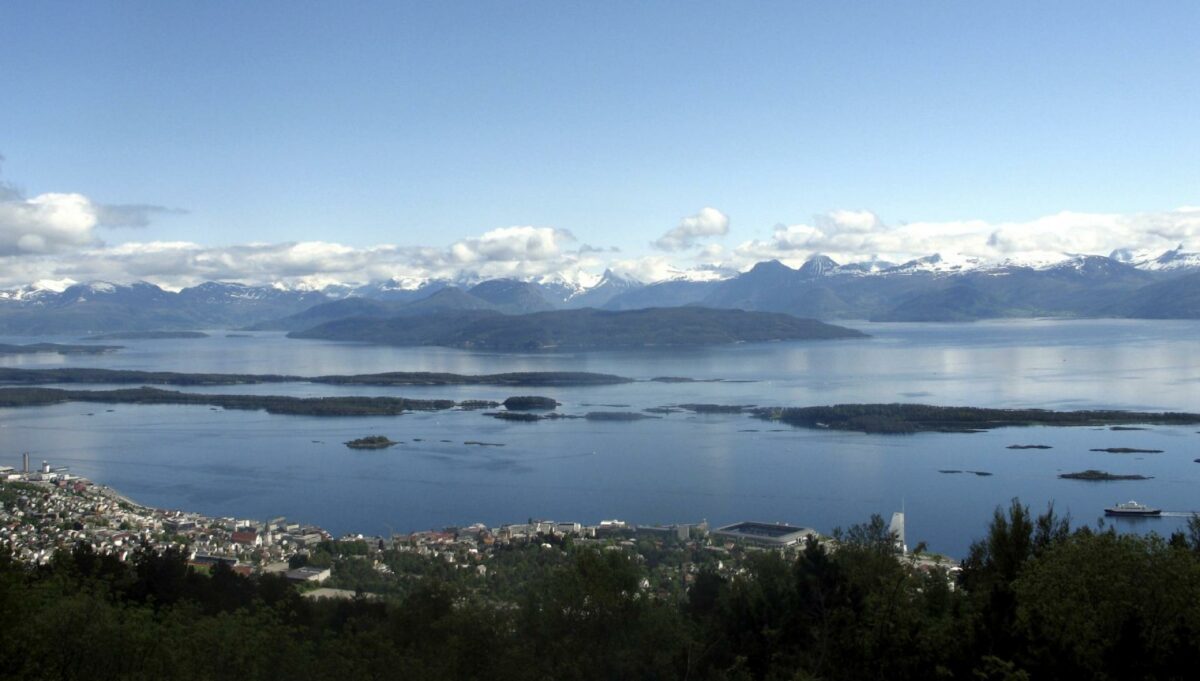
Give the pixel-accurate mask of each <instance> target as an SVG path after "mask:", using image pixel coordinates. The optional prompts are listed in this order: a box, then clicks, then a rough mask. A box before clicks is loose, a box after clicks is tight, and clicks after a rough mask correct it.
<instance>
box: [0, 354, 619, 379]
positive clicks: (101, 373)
mask: <svg viewBox="0 0 1200 681" xmlns="http://www.w3.org/2000/svg"><path fill="white" fill-rule="evenodd" d="M41 345H48V344H41ZM3 347H4V346H0V353H3V349H2V348H3ZM10 347H33V346H10ZM54 347H62V348H78V352H100V351H102V350H103V349H104V348H106V347H109V346H54ZM113 349H115V347H113ZM49 351H50V350H41V352H49ZM632 382H633V379H631V378H625V377H624V376H615V375H613V374H597V373H589V372H586V371H518V372H510V373H500V374H479V375H469V374H453V373H446V372H431V371H390V372H385V373H376V374H345V375H342V374H333V375H328V376H292V375H287V374H220V373H180V372H174V371H137V370H130V369H91V368H82V367H81V368H64V369H17V368H6V367H0V384H6V385H44V384H48V383H78V384H99V385H102V384H109V385H118V384H125V383H127V384H136V385H180V386H189V385H249V384H257V383H320V384H328V385H372V386H389V385H394V386H403V385H498V386H514V387H519V386H589V385H617V384H620V383H632Z"/></svg>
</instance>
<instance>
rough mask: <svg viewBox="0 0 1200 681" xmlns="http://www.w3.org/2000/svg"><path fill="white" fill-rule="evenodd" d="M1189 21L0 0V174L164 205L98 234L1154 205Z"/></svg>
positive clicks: (1191, 179)
mask: <svg viewBox="0 0 1200 681" xmlns="http://www.w3.org/2000/svg"><path fill="white" fill-rule="evenodd" d="M1198 32H1200V5H1197V4H1196V3H1190V2H1176V3H1154V2H1141V3H1129V2H1122V3H1104V2H1086V3H1084V2H1054V3H1045V2H1033V3H1011V2H1005V3H992V4H988V5H985V4H983V3H973V2H903V3H898V2H862V3H802V2H786V3H734V2H723V3H696V2H689V3H631V2H630V3H627V2H611V3H566V2H557V3H549V2H546V3H541V2H532V3H499V2H488V3H394V2H389V3H358V2H355V3H328V2H325V3H310V4H305V3H294V2H289V3H279V4H272V3H265V2H264V3H232V2H229V3H225V2H204V3H176V2H144V3H140V2H120V3H105V2H94V3H54V2H28V3H7V4H6V6H4V7H3V9H0V154H3V155H4V156H5V162H4V165H3V168H2V173H3V175H2V176H0V179H3V180H5V181H6V182H7V183H10V185H12V187H11V188H10V189H11V190H12V191H10V192H9V193H10V194H12V193H14V192H15V191H19V192H20V195H21V197H23V200H27V199H29V198H31V197H36V196H38V195H42V194H46V193H77V194H79V195H82V196H85V197H87V199H88V201H90V202H92V203H94V204H95V205H97V206H100V205H146V206H162V207H167V208H172V209H182V210H184V211H187V212H186V214H173V213H172V214H167V213H153V215H152V217H153V219H152V220H151V224H150V225H149V226H147V227H142V228H139V229H137V230H123V229H106V228H105V227H104V225H103V224H99V225H98V226H97V228H96V230H95V234H94V235H92V237H91V238H93V240H94V242H95V243H99V242H103V243H104V244H108V245H110V246H111V245H117V244H121V243H124V242H138V243H141V242H152V241H186V242H194V243H197V244H203V245H206V246H230V245H235V244H243V243H247V242H263V243H281V242H309V241H320V242H336V243H338V244H343V245H346V246H348V247H351V248H362V247H368V246H371V245H375V244H396V245H398V246H401V247H416V246H428V247H437V248H445V247H449V246H450V245H451V244H453V243H455V242H456V241H460V240H464V239H472V238H476V237H478V236H479V235H482V234H485V233H486V232H488V231H489V230H494V229H496V228H502V227H507V226H517V225H520V226H533V227H537V228H545V229H557V230H569V231H570V233H571V234H573V235H574V237H575V239H576V241H575V242H574V244H575V245H574V246H573V248H576V249H577V248H578V246H579V245H580V244H589V245H593V246H597V247H601V248H612V247H616V248H618V249H620V253H621V256H620V257H623V258H636V257H641V256H643V255H649V254H653V253H655V249H653V248H652V247H651V246H650V244H651V242H653V241H654V240H655V239H657V238H659V237H660V236H661V235H662V234H663V233H665V232H667V231H668V230H670V229H672V228H673V227H675V226H676V225H677V224H679V223H680V220H681V219H683V218H685V217H686V216H689V215H694V214H696V213H697V212H698V211H700V210H701V209H702V208H704V207H708V206H711V207H714V208H716V209H718V210H719V211H721V213H722V214H724V215H726V216H728V229H727V232H728V233H727V234H725V235H723V236H721V235H718V236H719V238H715V239H708V240H707V241H709V242H711V243H722V244H723V245H724V247H725V248H726V250H727V251H731V250H733V249H735V248H736V247H737V246H738V245H739V244H743V243H744V242H747V241H752V240H758V241H760V242H761V243H762V244H769V243H770V242H771V240H772V239H775V238H776V236H777V232H778V226H780V225H795V224H811V223H813V222H814V217H813V216H815V215H816V216H819V215H823V214H825V213H827V212H829V211H838V210H856V211H863V210H865V211H871V212H872V213H873V214H874V215H876V216H878V218H879V221H880V222H881V223H883V224H886V225H888V226H896V225H902V224H904V223H913V222H917V223H953V224H961V223H963V222H964V221H983V222H984V223H987V224H988V225H989V226H995V225H1002V224H1008V223H1022V224H1027V223H1029V222H1030V221H1035V220H1038V219H1039V218H1042V217H1044V216H1049V215H1054V214H1057V213H1059V212H1060V211H1076V212H1081V213H1087V214H1103V215H1111V214H1120V215H1124V216H1134V215H1141V214H1147V213H1154V214H1159V213H1161V212H1163V211H1171V210H1173V209H1175V208H1176V207H1179V206H1186V205H1193V206H1194V205H1196V204H1200V163H1198V162H1197V160H1198V159H1200V124H1198V121H1200V40H1197V39H1196V35H1197V34H1198ZM0 219H3V213H0ZM14 229H15V228H14ZM1189 233H1190V232H1189ZM89 234H91V232H89ZM2 243H3V242H2V241H0V250H2ZM26 243H31V242H28V241H27V242H26ZM37 243H39V244H40V243H41V242H37ZM92 245H93V246H94V243H92ZM1118 245H1121V244H1114V247H1115V246H1118ZM1129 245H1134V246H1136V245H1140V244H1129ZM1197 246H1200V244H1197ZM26 250H28V249H26ZM49 250H55V252H56V258H57V259H58V260H61V259H62V258H63V257H65V256H63V252H65V251H66V250H70V249H69V248H65V249H64V248H59V247H57V246H56V247H54V248H50V247H46V248H43V249H42V251H41V252H39V253H36V254H35V253H31V252H30V253H26V252H18V251H19V249H18V248H16V247H13V248H10V249H9V251H10V252H9V253H7V254H2V253H0V254H2V255H4V256H5V257H17V256H27V257H36V258H39V259H40V260H39V261H38V262H43V263H44V262H48V261H47V260H46V255H47V253H48V252H49ZM747 252H749V251H747ZM756 252H757V251H756ZM763 252H764V253H765V252H767V251H766V250H764V251H763ZM709 255H713V254H711V253H710V254H709ZM843 255H844V256H848V255H851V254H849V253H845V254H843ZM859 255H866V254H859ZM674 257H684V256H679V255H678V254H677V255H676V256H674ZM688 257H691V256H688ZM713 257H718V256H715V255H714V256H713ZM718 259H719V258H718Z"/></svg>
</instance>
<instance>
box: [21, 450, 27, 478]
mask: <svg viewBox="0 0 1200 681" xmlns="http://www.w3.org/2000/svg"><path fill="white" fill-rule="evenodd" d="M22 464H23V465H22V472H24V473H28V472H29V452H25V454H24V455H23V457H22Z"/></svg>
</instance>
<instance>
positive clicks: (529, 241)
mask: <svg viewBox="0 0 1200 681" xmlns="http://www.w3.org/2000/svg"><path fill="white" fill-rule="evenodd" d="M180 212H182V211H178V210H174V209H169V208H165V207H162V206H156V205H152V204H120V205H108V204H103V203H99V202H96V201H94V200H92V199H90V198H88V197H87V196H84V195H82V194H78V193H57V192H53V193H43V194H39V195H36V196H33V197H26V196H25V195H24V194H23V193H22V192H21V191H19V190H18V189H17V188H15V187H14V186H12V185H10V184H6V183H3V182H0V288H14V287H19V286H25V285H29V284H31V283H36V282H41V283H42V284H43V285H45V286H49V287H58V288H61V287H62V286H65V285H67V284H70V283H72V282H78V281H91V280H97V279H99V280H108V281H115V282H128V281H136V280H146V281H150V282H153V283H155V284H159V285H161V286H164V287H167V288H181V287H184V286H190V285H194V284H197V283H201V282H203V281H209V280H222V281H239V282H244V283H249V284H282V285H287V286H300V287H314V288H319V287H322V286H325V285H328V284H332V283H350V284H361V283H367V282H370V281H381V280H385V279H398V280H401V281H408V282H416V281H419V280H423V279H431V278H438V279H451V280H468V281H470V280H481V279H491V278H500V277H517V278H522V279H535V278H537V279H546V278H560V279H565V280H567V281H575V282H585V281H592V280H594V279H595V276H596V275H597V274H598V273H599V272H600V271H602V270H603V269H604V268H606V267H611V268H612V269H613V270H614V271H617V272H619V273H622V274H625V275H630V276H633V277H636V278H637V279H639V280H642V281H646V282H653V281H659V280H663V279H671V278H677V277H687V278H689V279H712V278H718V277H721V276H728V275H729V274H730V273H732V272H735V271H739V270H745V269H747V268H749V267H751V266H752V265H753V264H754V263H756V262H759V261H762V260H768V259H778V260H781V261H783V262H785V263H787V264H789V265H793V266H796V265H799V264H800V263H802V262H803V261H805V260H807V259H808V258H810V257H812V256H813V255H816V254H824V255H828V256H830V257H832V258H834V259H835V260H837V261H839V262H843V263H850V262H861V261H869V260H887V261H890V262H904V261H906V260H910V259H913V258H918V257H922V256H926V255H931V254H933V253H939V254H941V255H942V256H943V257H954V256H962V257H970V258H978V259H981V260H986V261H994V262H1003V261H1006V260H1008V261H1015V262H1024V263H1036V262H1051V261H1055V260H1060V259H1062V258H1064V257H1066V255H1070V254H1099V255H1108V254H1109V253H1111V252H1113V251H1115V250H1118V249H1121V250H1128V251H1133V252H1142V253H1150V254H1157V253H1161V252H1163V251H1166V250H1168V249H1172V248H1175V247H1177V246H1179V245H1181V244H1182V245H1183V246H1184V247H1185V249H1187V250H1196V249H1197V248H1200V207H1198V206H1184V207H1180V208H1177V209H1174V210H1167V211H1161V212H1155V213H1139V214H1132V215H1126V214H1112V213H1083V212H1069V211H1066V212H1060V213H1055V214H1053V215H1046V216H1041V217H1037V218H1034V219H1031V220H1026V221H1010V222H988V221H985V220H976V219H967V220H959V221H942V222H932V221H926V222H902V223H898V224H890V223H888V222H887V221H885V220H883V219H882V218H881V217H880V216H878V215H876V214H875V213H873V212H871V211H868V210H836V211H831V212H829V213H825V214H821V215H817V216H814V217H813V218H812V219H810V220H809V221H807V222H801V223H796V224H780V225H777V226H775V227H774V228H773V229H772V230H771V232H770V234H769V236H768V237H766V238H758V239H751V240H746V241H743V242H741V243H740V244H739V245H737V246H735V247H732V248H726V247H724V246H722V245H720V244H718V243H711V242H710V243H704V241H705V240H707V239H712V238H714V237H723V236H726V235H728V234H729V233H730V219H729V216H727V215H726V214H725V213H723V212H722V211H720V210H718V209H716V208H712V207H706V208H704V209H702V210H700V211H699V212H697V213H696V214H695V215H691V216H688V217H685V218H683V219H682V220H680V222H679V224H678V225H676V226H675V227H674V228H672V229H670V230H669V231H667V232H665V233H664V234H663V235H662V236H661V237H660V238H658V239H657V240H656V241H654V242H653V244H652V247H653V248H652V249H651V250H649V251H647V252H645V253H632V254H624V253H618V252H617V250H618V249H616V248H613V247H611V246H606V245H601V246H600V247H596V246H593V245H587V244H581V243H579V242H578V241H577V240H576V238H575V236H574V235H572V234H571V232H569V231H567V230H565V229H558V228H554V227H543V226H530V225H518V226H510V227H500V228H496V229H492V230H489V231H486V232H484V233H482V234H479V235H478V236H471V237H467V238H463V239H459V240H458V241H454V242H452V243H450V244H448V245H443V246H429V245H397V244H380V245H375V246H368V247H356V246H348V245H345V244H339V243H333V242H327V241H306V242H287V243H253V242H252V243H243V244H233V245H225V246H218V245H210V244H201V243H195V242H191V241H155V240H144V241H138V240H130V241H125V242H122V243H117V244H107V243H105V242H104V241H103V239H101V238H100V235H101V234H102V233H103V232H102V230H103V229H104V228H122V227H126V228H142V227H146V226H148V225H150V224H151V223H152V221H153V220H155V219H157V218H159V217H161V216H164V215H170V214H176V213H180ZM118 233H123V234H126V235H128V234H130V232H119V231H111V232H107V233H106V234H107V235H108V236H110V237H111V236H112V235H113V234H118ZM653 251H658V253H654V252H653Z"/></svg>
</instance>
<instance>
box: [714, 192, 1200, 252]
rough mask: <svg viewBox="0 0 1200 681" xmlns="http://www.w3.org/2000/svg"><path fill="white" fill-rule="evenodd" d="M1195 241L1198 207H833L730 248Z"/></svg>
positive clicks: (1143, 246) (969, 247)
mask: <svg viewBox="0 0 1200 681" xmlns="http://www.w3.org/2000/svg"><path fill="white" fill-rule="evenodd" d="M1180 244H1184V245H1185V246H1189V247H1195V246H1198V245H1200V208H1197V207H1186V206H1185V207H1182V208H1177V209H1175V210H1170V211H1163V212H1158V213H1140V214H1135V215H1121V214H1112V213H1079V212H1070V211H1064V212H1061V213H1055V214H1053V215H1046V216H1042V217H1038V218H1034V219H1032V220H1028V221H1024V222H999V223H991V222H987V221H984V220H962V221H949V222H909V223H903V224H899V225H895V226H893V225H888V224H886V223H885V222H884V221H883V220H882V219H880V218H879V216H877V215H875V214H874V213H871V212H870V211H846V210H841V211H833V212H830V213H827V214H824V215H819V216H816V217H814V218H813V220H812V221H811V222H809V223H801V224H794V225H777V226H776V227H775V229H774V231H773V232H772V234H771V237H770V238H769V239H765V240H752V241H746V242H744V243H742V244H740V245H739V246H738V247H737V248H736V249H734V259H736V260H738V261H739V262H743V263H744V262H756V261H759V260H766V259H778V260H781V261H785V262H803V261H804V260H806V259H808V258H809V257H811V256H813V255H816V254H818V253H820V254H824V255H828V256H830V257H832V258H833V259H834V260H837V261H839V262H859V261H864V260H872V259H883V260H889V261H892V262H904V261H907V260H911V259H913V258H919V257H922V256H926V255H931V254H933V253H940V254H942V255H943V256H947V255H949V256H955V255H958V256H964V257H970V258H979V259H981V260H985V261H992V262H1004V261H1013V262H1018V263H1038V262H1052V261H1055V260H1061V259H1062V258H1063V257H1064V256H1067V255H1075V254H1091V255H1108V254H1110V253H1112V252H1113V251H1115V250H1118V249H1129V250H1132V251H1146V252H1161V251H1165V250H1167V249H1170V248H1175V247H1176V246H1178V245H1180Z"/></svg>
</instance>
